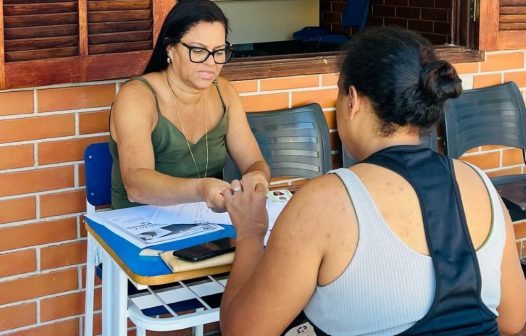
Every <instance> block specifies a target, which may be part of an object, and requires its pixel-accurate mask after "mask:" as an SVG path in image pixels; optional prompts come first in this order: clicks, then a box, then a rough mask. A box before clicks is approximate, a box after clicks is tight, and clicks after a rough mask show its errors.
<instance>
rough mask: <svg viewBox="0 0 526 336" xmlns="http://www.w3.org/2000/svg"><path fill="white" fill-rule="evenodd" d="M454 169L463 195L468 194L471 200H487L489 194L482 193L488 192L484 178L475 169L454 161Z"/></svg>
mask: <svg viewBox="0 0 526 336" xmlns="http://www.w3.org/2000/svg"><path fill="white" fill-rule="evenodd" d="M453 167H454V169H455V176H456V179H457V183H458V185H459V188H460V191H461V193H467V194H468V195H469V196H468V197H469V198H477V197H478V198H481V197H484V198H487V192H482V193H481V191H485V190H486V186H485V184H484V181H483V180H482V176H480V175H479V173H478V172H477V171H476V170H475V169H474V168H473V167H471V166H469V165H468V164H467V163H465V162H462V161H459V160H454V161H453ZM471 194H473V195H471Z"/></svg>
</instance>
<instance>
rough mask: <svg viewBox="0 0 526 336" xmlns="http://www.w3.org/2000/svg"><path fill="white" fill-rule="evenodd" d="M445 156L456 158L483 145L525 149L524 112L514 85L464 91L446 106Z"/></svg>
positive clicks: (507, 84)
mask: <svg viewBox="0 0 526 336" xmlns="http://www.w3.org/2000/svg"><path fill="white" fill-rule="evenodd" d="M445 129H446V141H445V142H446V152H447V155H448V156H450V157H452V158H458V157H459V156H461V155H462V154H463V153H464V152H466V151H467V150H469V149H472V148H474V147H478V146H484V145H502V146H510V147H517V148H522V149H524V148H526V137H525V131H526V108H525V106H524V100H523V98H522V95H521V93H520V91H519V88H518V87H517V85H516V84H515V83H514V82H508V83H505V84H499V85H495V86H489V87H485V88H480V89H473V90H465V91H464V92H463V93H462V94H461V95H460V96H459V97H458V98H455V99H450V100H449V101H448V102H447V103H446V113H445Z"/></svg>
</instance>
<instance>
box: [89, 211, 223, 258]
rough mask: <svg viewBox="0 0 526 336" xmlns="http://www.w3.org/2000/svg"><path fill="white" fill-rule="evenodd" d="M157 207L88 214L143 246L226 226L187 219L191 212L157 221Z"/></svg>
mask: <svg viewBox="0 0 526 336" xmlns="http://www.w3.org/2000/svg"><path fill="white" fill-rule="evenodd" d="M157 209H158V207H155V206H149V205H146V206H140V207H134V208H127V209H118V210H112V211H105V212H98V213H95V214H88V215H86V216H87V217H88V218H90V219H91V220H93V221H95V222H97V223H99V224H102V225H104V226H105V227H107V228H108V229H110V230H111V231H113V232H114V233H115V234H117V235H119V236H120V237H122V238H124V239H126V240H128V241H129V242H130V243H132V244H134V245H136V246H137V247H139V248H141V249H142V248H145V247H148V246H152V245H157V244H161V243H166V242H171V241H177V240H182V239H187V238H190V237H195V236H199V235H202V234H206V233H210V232H214V231H220V230H223V228H222V227H221V226H220V225H218V224H215V223H203V222H196V221H185V220H184V219H185V218H187V219H189V216H182V217H181V218H178V217H174V216H173V217H172V218H171V219H172V220H171V221H170V222H166V221H165V222H156V221H154V220H152V219H154V217H155V213H156V211H157Z"/></svg>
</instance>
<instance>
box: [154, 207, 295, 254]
mask: <svg viewBox="0 0 526 336" xmlns="http://www.w3.org/2000/svg"><path fill="white" fill-rule="evenodd" d="M287 203H288V199H287V200H286V201H276V200H271V199H267V212H268V221H269V223H268V231H267V234H266V235H265V240H264V243H265V245H267V241H268V239H269V237H270V233H271V232H272V228H273V227H274V223H275V222H276V220H277V219H278V216H279V214H280V213H281V211H282V210H283V208H285V205H287ZM174 218H177V220H180V221H182V222H184V223H216V224H222V225H232V222H231V221H230V216H229V215H228V212H221V213H218V212H213V211H212V210H210V208H208V206H207V205H206V203H204V202H198V203H188V204H177V205H170V206H160V207H157V208H156V210H155V213H154V214H153V216H152V220H151V221H152V222H153V223H170V222H173V221H174Z"/></svg>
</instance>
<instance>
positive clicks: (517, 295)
mask: <svg viewBox="0 0 526 336" xmlns="http://www.w3.org/2000/svg"><path fill="white" fill-rule="evenodd" d="M501 207H502V209H503V210H504V215H505V219H506V245H505V246H504V254H503V256H502V265H501V280H500V282H501V298H500V304H499V306H498V308H497V310H498V312H499V316H498V318H497V323H498V325H499V330H500V331H501V332H502V333H504V334H510V335H514V334H517V333H518V332H520V331H521V330H522V328H524V324H525V323H526V280H525V279H524V274H523V272H522V269H521V266H520V263H519V256H518V254H517V248H516V245H515V233H514V231H513V223H512V222H511V218H510V215H509V213H508V210H507V209H506V207H505V205H504V203H503V202H502V201H501Z"/></svg>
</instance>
